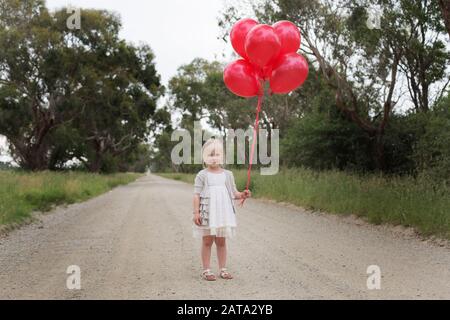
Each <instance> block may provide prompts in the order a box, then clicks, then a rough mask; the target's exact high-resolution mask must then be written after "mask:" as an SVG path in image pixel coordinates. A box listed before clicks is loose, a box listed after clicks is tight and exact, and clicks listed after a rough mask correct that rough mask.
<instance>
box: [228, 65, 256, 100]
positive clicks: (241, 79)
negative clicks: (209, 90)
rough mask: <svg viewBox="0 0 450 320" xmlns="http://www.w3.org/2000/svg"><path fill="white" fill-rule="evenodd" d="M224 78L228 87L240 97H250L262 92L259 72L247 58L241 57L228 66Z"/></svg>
mask: <svg viewBox="0 0 450 320" xmlns="http://www.w3.org/2000/svg"><path fill="white" fill-rule="evenodd" d="M223 80H224V82H225V85H226V86H227V87H228V89H230V91H231V92H233V93H234V94H235V95H238V96H240V97H244V98H250V97H254V96H257V95H258V94H260V93H261V84H260V82H259V79H258V75H257V72H256V70H255V68H254V67H253V66H252V65H251V64H250V63H249V62H248V61H246V60H243V59H239V60H236V61H234V62H232V63H230V64H229V65H228V66H226V68H225V71H224V73H223Z"/></svg>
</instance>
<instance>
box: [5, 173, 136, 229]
mask: <svg viewBox="0 0 450 320" xmlns="http://www.w3.org/2000/svg"><path fill="white" fill-rule="evenodd" d="M139 176H140V175H139V174H134V173H118V174H111V175H100V174H91V173H80V172H61V173H59V172H48V171H45V172H37V173H30V172H23V171H13V170H11V171H10V170H0V226H1V225H9V224H12V223H18V224H20V223H21V222H23V221H25V220H26V219H28V218H30V217H31V213H32V212H33V211H48V210H50V209H51V208H52V207H53V206H54V205H61V204H70V203H75V202H80V201H84V200H87V199H89V198H92V197H95V196H97V195H99V194H102V193H104V192H106V191H108V190H110V189H112V188H114V187H116V186H118V185H122V184H127V183H130V182H132V181H134V180H135V179H137V178H138V177H139Z"/></svg>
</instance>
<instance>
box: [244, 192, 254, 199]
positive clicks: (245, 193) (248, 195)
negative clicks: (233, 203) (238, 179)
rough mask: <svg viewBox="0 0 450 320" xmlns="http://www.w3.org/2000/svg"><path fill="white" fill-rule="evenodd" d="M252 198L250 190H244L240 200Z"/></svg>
mask: <svg viewBox="0 0 450 320" xmlns="http://www.w3.org/2000/svg"><path fill="white" fill-rule="evenodd" d="M251 196H252V192H251V191H250V190H245V191H244V192H242V199H247V198H250V197H251Z"/></svg>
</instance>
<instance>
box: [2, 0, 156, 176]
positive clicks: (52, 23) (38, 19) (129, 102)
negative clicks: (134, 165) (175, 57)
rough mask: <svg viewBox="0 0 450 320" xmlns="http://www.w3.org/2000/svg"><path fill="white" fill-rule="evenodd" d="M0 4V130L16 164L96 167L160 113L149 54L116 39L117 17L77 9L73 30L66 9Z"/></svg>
mask: <svg viewBox="0 0 450 320" xmlns="http://www.w3.org/2000/svg"><path fill="white" fill-rule="evenodd" d="M0 7H1V8H2V11H1V13H0V134H4V135H5V136H6V137H7V138H8V140H9V142H10V146H11V153H12V155H13V156H14V157H15V159H16V160H17V162H18V163H19V164H20V165H21V166H22V167H24V168H27V169H32V170H41V169H46V168H49V167H52V166H60V165H61V163H62V162H64V160H66V159H70V158H71V157H76V158H78V159H79V160H80V161H82V162H84V163H85V164H86V166H87V167H88V168H89V169H90V170H92V171H99V170H101V169H102V167H104V162H105V159H107V158H108V159H111V158H114V157H118V156H120V155H121V154H123V153H125V152H131V151H132V150H133V148H137V147H138V146H139V145H140V143H141V142H143V141H144V140H145V138H146V136H147V135H148V134H149V132H151V130H153V129H154V128H155V127H156V126H157V125H158V123H159V120H162V119H164V118H165V117H164V116H163V115H162V114H163V113H164V112H165V111H164V110H156V100H157V99H158V98H159V96H160V95H161V94H162V93H163V91H162V87H161V85H160V79H159V75H158V74H157V72H156V70H155V64H154V61H153V59H154V55H153V53H152V51H151V49H150V48H149V47H148V46H141V47H135V46H133V45H131V44H128V43H126V42H125V41H123V40H120V39H119V36H118V34H119V30H120V27H121V23H120V19H119V18H118V17H117V16H116V15H114V14H112V13H109V12H108V11H104V10H83V11H82V14H81V25H82V27H81V29H79V30H77V29H74V30H72V29H69V28H67V24H66V21H67V18H68V16H69V15H68V14H67V10H66V9H61V10H58V11H56V12H54V13H52V14H51V13H50V12H49V11H48V10H47V8H46V7H45V4H44V2H43V1H38V0H30V1H18V0H0Z"/></svg>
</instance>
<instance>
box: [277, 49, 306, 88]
mask: <svg viewBox="0 0 450 320" xmlns="http://www.w3.org/2000/svg"><path fill="white" fill-rule="evenodd" d="M308 72H309V67H308V62H307V61H306V59H305V58H304V57H303V56H302V55H300V54H298V53H288V54H285V55H284V56H282V57H281V58H280V60H279V62H278V63H277V65H275V66H274V69H273V71H272V76H271V78H270V89H271V90H272V92H273V93H279V94H282V93H289V92H291V91H293V90H295V89H297V88H298V87H299V86H301V85H302V84H303V82H305V80H306V78H307V77H308Z"/></svg>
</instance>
